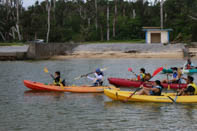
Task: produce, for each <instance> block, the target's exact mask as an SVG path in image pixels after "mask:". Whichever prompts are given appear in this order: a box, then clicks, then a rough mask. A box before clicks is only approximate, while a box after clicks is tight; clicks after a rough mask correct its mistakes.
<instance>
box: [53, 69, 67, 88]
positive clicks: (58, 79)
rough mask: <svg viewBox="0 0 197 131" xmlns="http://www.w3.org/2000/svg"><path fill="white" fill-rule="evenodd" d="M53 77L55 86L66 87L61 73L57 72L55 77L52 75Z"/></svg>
mask: <svg viewBox="0 0 197 131" xmlns="http://www.w3.org/2000/svg"><path fill="white" fill-rule="evenodd" d="M51 77H52V78H53V79H54V81H53V85H55V86H60V85H63V86H65V80H63V81H62V80H61V75H60V71H56V72H55V74H54V76H53V75H52V74H51Z"/></svg>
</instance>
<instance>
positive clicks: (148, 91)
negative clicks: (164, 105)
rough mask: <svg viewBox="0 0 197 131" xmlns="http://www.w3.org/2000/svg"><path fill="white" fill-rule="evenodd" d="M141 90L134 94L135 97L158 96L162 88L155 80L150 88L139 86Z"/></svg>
mask: <svg viewBox="0 0 197 131" xmlns="http://www.w3.org/2000/svg"><path fill="white" fill-rule="evenodd" d="M141 88H142V90H141V91H139V92H138V93H136V95H156V96H160V95H161V92H162V89H163V86H162V85H161V82H160V81H159V80H156V81H155V82H154V84H153V87H152V88H147V87H144V86H143V85H142V86H141Z"/></svg>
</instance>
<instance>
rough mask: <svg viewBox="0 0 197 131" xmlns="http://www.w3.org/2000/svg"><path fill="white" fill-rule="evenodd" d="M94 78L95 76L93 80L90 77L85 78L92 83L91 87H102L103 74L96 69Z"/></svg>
mask: <svg viewBox="0 0 197 131" xmlns="http://www.w3.org/2000/svg"><path fill="white" fill-rule="evenodd" d="M94 76H95V77H94V78H92V77H90V76H87V78H88V79H90V80H92V81H93V86H102V85H103V80H104V74H103V72H102V71H101V70H100V69H99V68H98V69H96V71H95V73H94Z"/></svg>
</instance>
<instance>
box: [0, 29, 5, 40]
mask: <svg viewBox="0 0 197 131" xmlns="http://www.w3.org/2000/svg"><path fill="white" fill-rule="evenodd" d="M0 35H1V38H2V39H3V41H5V40H6V39H5V37H4V35H3V33H2V32H1V31H0Z"/></svg>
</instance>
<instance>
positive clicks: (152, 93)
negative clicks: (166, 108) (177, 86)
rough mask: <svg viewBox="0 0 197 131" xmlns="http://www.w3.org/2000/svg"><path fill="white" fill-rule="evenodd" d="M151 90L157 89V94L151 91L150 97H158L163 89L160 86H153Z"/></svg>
mask: <svg viewBox="0 0 197 131" xmlns="http://www.w3.org/2000/svg"><path fill="white" fill-rule="evenodd" d="M153 88H158V89H159V92H154V91H152V92H151V95H154V96H160V95H161V92H162V89H163V87H162V86H159V85H157V86H154V87H153Z"/></svg>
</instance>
